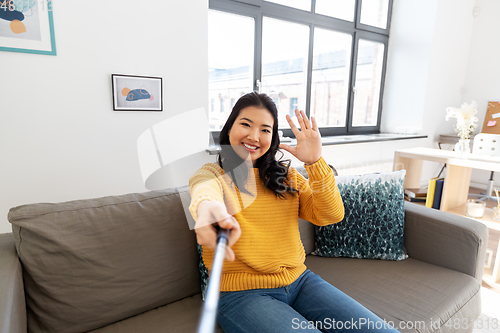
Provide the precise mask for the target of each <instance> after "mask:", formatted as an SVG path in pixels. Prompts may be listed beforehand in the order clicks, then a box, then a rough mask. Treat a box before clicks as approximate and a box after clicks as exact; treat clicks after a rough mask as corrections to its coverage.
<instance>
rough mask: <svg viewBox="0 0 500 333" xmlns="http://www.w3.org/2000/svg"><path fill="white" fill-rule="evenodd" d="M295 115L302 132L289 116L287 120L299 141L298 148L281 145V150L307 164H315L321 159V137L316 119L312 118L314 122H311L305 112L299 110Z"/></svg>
mask: <svg viewBox="0 0 500 333" xmlns="http://www.w3.org/2000/svg"><path fill="white" fill-rule="evenodd" d="M295 115H296V116H297V119H298V121H299V125H300V130H299V129H298V128H297V126H295V124H294V123H293V120H292V118H291V117H290V116H289V115H287V116H286V120H287V121H288V124H290V128H291V129H292V132H293V134H294V135H295V138H296V139H297V146H296V147H295V148H294V147H291V146H289V145H285V144H280V148H281V149H284V150H286V151H288V152H289V153H290V154H292V155H293V156H295V157H296V158H298V159H299V160H300V161H302V162H304V163H306V164H313V163H314V162H317V161H318V160H319V159H320V157H321V135H320V133H319V130H318V125H317V124H316V119H314V117H311V120H312V122H311V121H309V119H308V118H307V116H306V114H305V113H304V111H299V110H295Z"/></svg>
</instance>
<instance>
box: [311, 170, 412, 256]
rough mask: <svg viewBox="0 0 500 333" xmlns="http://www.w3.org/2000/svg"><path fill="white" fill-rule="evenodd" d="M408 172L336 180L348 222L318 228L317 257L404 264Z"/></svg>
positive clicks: (336, 178)
mask: <svg viewBox="0 0 500 333" xmlns="http://www.w3.org/2000/svg"><path fill="white" fill-rule="evenodd" d="M405 173H406V171H405V170H400V171H394V172H386V173H380V174H366V175H361V176H338V177H335V180H336V183H337V186H338V188H339V191H340V195H341V196H342V200H343V202H344V210H345V216H344V219H343V220H342V221H341V222H339V223H336V224H331V225H328V226H323V227H316V240H315V242H316V246H315V248H316V249H315V251H314V252H313V254H315V255H319V256H326V257H352V258H377V259H386V260H402V259H406V258H407V255H406V253H405V250H404V237H403V232H404V216H405V210H404V188H403V182H404V177H405Z"/></svg>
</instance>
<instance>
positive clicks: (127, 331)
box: [88, 294, 223, 333]
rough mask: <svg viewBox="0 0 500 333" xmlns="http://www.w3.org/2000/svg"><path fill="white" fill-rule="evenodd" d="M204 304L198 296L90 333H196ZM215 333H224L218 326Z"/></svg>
mask: <svg viewBox="0 0 500 333" xmlns="http://www.w3.org/2000/svg"><path fill="white" fill-rule="evenodd" d="M202 304H203V303H202V302H201V298H200V294H197V295H194V296H191V297H187V298H184V299H182V300H180V301H177V302H174V303H171V304H168V305H165V306H162V307H159V308H156V309H153V310H150V311H148V312H146V313H143V314H140V315H137V316H134V317H132V318H128V319H125V320H122V321H120V322H117V323H114V324H111V325H109V326H106V327H103V328H100V329H97V330H94V331H91V332H88V333H116V332H120V333H138V332H147V333H165V332H176V333H177V332H178V333H182V332H196V328H197V327H198V323H199V321H200V313H201V307H202ZM215 333H223V331H222V329H221V328H220V327H219V325H218V324H216V329H215Z"/></svg>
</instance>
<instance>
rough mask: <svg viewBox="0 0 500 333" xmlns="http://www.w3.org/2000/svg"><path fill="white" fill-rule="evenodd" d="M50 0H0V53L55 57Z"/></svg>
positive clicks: (51, 2) (51, 4) (51, 3)
mask: <svg viewBox="0 0 500 333" xmlns="http://www.w3.org/2000/svg"><path fill="white" fill-rule="evenodd" d="M52 11H53V1H52V0H18V1H14V0H0V51H9V52H22V53H33V54H45V55H54V56H55V55H57V51H56V40H55V35H54V17H53V14H52Z"/></svg>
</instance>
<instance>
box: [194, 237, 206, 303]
mask: <svg viewBox="0 0 500 333" xmlns="http://www.w3.org/2000/svg"><path fill="white" fill-rule="evenodd" d="M196 248H197V250H198V270H199V272H200V287H201V299H202V300H203V301H204V300H205V298H206V297H207V288H208V280H209V276H208V269H207V267H206V266H205V263H204V262H203V248H202V247H201V245H200V244H196Z"/></svg>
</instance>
